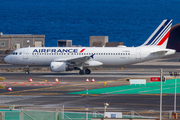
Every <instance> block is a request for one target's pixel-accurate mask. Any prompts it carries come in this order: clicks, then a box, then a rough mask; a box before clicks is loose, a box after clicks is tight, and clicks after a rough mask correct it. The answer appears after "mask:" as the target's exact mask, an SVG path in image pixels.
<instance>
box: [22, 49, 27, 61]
mask: <svg viewBox="0 0 180 120" xmlns="http://www.w3.org/2000/svg"><path fill="white" fill-rule="evenodd" d="M23 59H28V50H24V51H23Z"/></svg>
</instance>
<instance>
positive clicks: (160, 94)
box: [160, 68, 163, 120]
mask: <svg viewBox="0 0 180 120" xmlns="http://www.w3.org/2000/svg"><path fill="white" fill-rule="evenodd" d="M162 73H163V71H162V69H161V68H160V80H161V81H160V82H161V89H160V120H161V118H162Z"/></svg>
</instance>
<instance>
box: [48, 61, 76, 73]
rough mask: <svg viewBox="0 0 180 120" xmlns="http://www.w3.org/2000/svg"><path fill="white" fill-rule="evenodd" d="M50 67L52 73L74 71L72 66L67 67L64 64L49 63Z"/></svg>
mask: <svg viewBox="0 0 180 120" xmlns="http://www.w3.org/2000/svg"><path fill="white" fill-rule="evenodd" d="M50 67H51V71H52V72H63V71H69V70H74V67H73V66H72V65H68V64H67V63H66V62H51V65H50Z"/></svg>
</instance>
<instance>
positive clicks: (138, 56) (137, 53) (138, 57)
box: [136, 49, 141, 59]
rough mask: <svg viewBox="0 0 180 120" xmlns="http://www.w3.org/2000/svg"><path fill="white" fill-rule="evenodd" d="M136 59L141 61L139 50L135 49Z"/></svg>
mask: <svg viewBox="0 0 180 120" xmlns="http://www.w3.org/2000/svg"><path fill="white" fill-rule="evenodd" d="M136 59H141V49H136Z"/></svg>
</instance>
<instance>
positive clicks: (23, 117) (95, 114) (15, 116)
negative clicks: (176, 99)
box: [0, 107, 180, 120]
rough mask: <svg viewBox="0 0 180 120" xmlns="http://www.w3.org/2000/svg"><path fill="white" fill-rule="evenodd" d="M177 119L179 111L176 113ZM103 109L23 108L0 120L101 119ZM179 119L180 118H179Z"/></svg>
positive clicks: (128, 114) (135, 114) (127, 114)
mask: <svg viewBox="0 0 180 120" xmlns="http://www.w3.org/2000/svg"><path fill="white" fill-rule="evenodd" d="M108 111H111V112H113V111H114V112H122V114H123V116H122V118H159V114H160V113H159V111H133V110H131V111H125V110H117V109H116V110H112V109H108ZM177 113H178V114H177V117H178V115H180V111H178V112H177ZM172 114H173V111H163V112H162V118H163V119H167V118H169V119H171V118H172ZM103 117H104V109H88V110H87V109H84V108H79V109H77V108H76V109H75V108H64V107H62V108H42V107H41V108H35V107H31V108H23V109H19V110H12V111H10V110H9V111H7V110H6V111H2V112H0V120H91V118H103ZM179 117H180V116H179Z"/></svg>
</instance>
